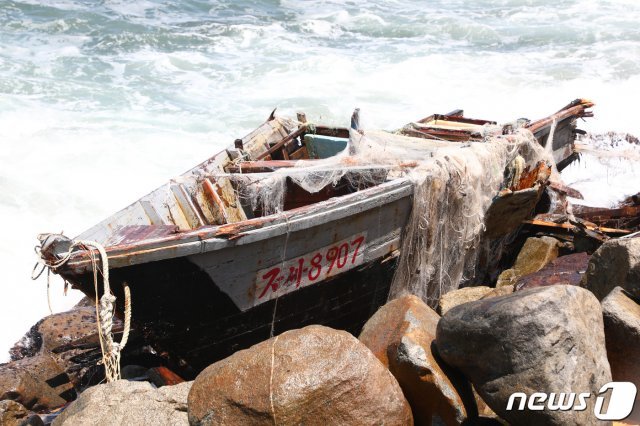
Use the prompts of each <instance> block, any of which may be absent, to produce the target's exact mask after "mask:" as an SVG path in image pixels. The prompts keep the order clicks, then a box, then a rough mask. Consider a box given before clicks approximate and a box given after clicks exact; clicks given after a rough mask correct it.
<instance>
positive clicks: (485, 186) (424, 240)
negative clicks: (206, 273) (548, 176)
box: [233, 126, 553, 306]
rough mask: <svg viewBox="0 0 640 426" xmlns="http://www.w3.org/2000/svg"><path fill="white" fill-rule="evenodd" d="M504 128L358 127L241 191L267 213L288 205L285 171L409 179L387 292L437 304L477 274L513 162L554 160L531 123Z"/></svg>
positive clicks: (329, 180) (307, 183)
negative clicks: (451, 131)
mask: <svg viewBox="0 0 640 426" xmlns="http://www.w3.org/2000/svg"><path fill="white" fill-rule="evenodd" d="M501 129H502V128H501V127H498V126H487V127H486V128H485V129H484V135H483V136H484V140H483V141H482V142H466V143H460V142H448V141H439V140H431V139H429V140H427V139H419V138H413V137H407V136H400V135H396V134H392V133H388V132H383V131H364V132H361V131H355V130H352V131H351V136H350V140H349V146H348V147H347V148H346V149H345V150H344V151H343V152H342V153H340V154H338V155H337V156H335V157H331V158H328V159H324V160H311V161H308V160H301V161H298V162H297V163H296V164H295V167H290V168H282V169H279V170H276V171H274V172H273V173H267V174H264V173H263V174H245V175H242V174H237V175H234V176H233V179H235V180H236V181H237V183H238V185H237V187H238V188H239V189H240V192H241V193H240V195H241V197H243V198H245V199H246V200H249V201H250V203H251V206H252V208H253V209H254V210H256V209H260V210H261V211H262V212H263V214H265V215H266V214H274V213H278V212H280V211H282V209H283V206H284V199H285V191H286V190H287V179H289V180H291V181H292V182H293V183H295V184H297V185H299V186H300V187H302V188H303V189H304V190H306V191H307V192H309V193H316V192H318V191H321V190H323V189H324V188H326V187H327V186H328V185H337V184H338V182H344V181H345V180H347V181H348V183H349V184H350V185H354V187H356V188H363V187H366V186H370V185H372V184H376V183H379V182H381V181H383V180H384V179H393V178H408V179H410V180H411V181H412V182H413V184H414V188H415V189H414V195H413V209H412V212H411V215H410V219H409V221H408V223H407V225H406V227H405V229H404V230H403V236H402V243H401V244H402V245H401V250H400V259H399V263H398V268H397V271H396V273H395V276H394V279H393V283H392V285H391V292H390V296H389V297H390V298H395V297H398V296H400V295H403V294H406V293H411V294H414V295H416V296H419V297H421V298H422V299H423V300H425V301H426V302H427V303H429V304H430V305H432V306H434V305H435V304H436V303H437V301H438V299H439V298H440V296H441V295H442V294H444V293H446V292H448V291H451V290H453V289H456V288H458V287H459V286H460V284H461V283H464V282H466V281H467V280H469V279H471V278H472V277H473V275H474V272H475V270H476V266H477V262H478V255H479V253H480V250H481V249H482V247H488V245H487V244H485V245H481V238H482V234H483V230H484V215H485V212H486V211H487V209H488V207H489V205H490V204H491V201H492V199H493V198H494V197H495V196H496V194H497V193H498V191H499V190H500V189H501V187H503V183H504V181H505V178H506V176H505V169H507V168H508V167H507V166H508V165H510V164H512V163H513V164H514V165H516V166H517V167H515V168H516V169H521V168H522V160H524V162H525V164H526V165H530V166H533V165H535V164H536V163H537V162H538V161H541V160H544V161H547V162H549V163H552V162H553V160H552V159H551V156H550V155H549V153H547V152H545V150H544V149H543V148H542V147H541V146H540V145H539V144H538V143H537V141H536V140H535V138H534V137H533V135H532V134H531V133H530V132H529V131H527V130H525V129H518V130H516V131H515V133H513V134H510V135H502V134H501ZM350 152H351V154H350Z"/></svg>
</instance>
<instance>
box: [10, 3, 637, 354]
mask: <svg viewBox="0 0 640 426" xmlns="http://www.w3.org/2000/svg"><path fill="white" fill-rule="evenodd" d="M556 3H557V2H551V1H547V0H545V1H539V2H531V1H528V0H500V1H498V0H474V1H462V0H461V1H453V2H452V1H446V2H445V1H436V2H429V3H427V4H424V3H421V2H410V1H405V0H392V1H382V0H374V1H366V2H365V1H360V0H358V1H353V2H349V3H346V4H345V3H344V2H339V1H337V0H336V1H325V0H322V1H321V0H313V1H300V0H284V1H281V2H278V4H275V3H274V2H250V1H245V0H240V1H231V0H222V1H218V2H215V4H213V5H212V4H208V3H206V2H198V1H169V2H160V1H156V0H145V1H143V2H136V3H135V4H133V3H131V2H124V1H120V0H110V1H106V2H102V3H100V4H94V3H88V2H84V1H80V0H77V1H76V0H56V1H54V2H47V4H46V5H45V4H42V2H36V1H31V0H29V1H24V0H20V1H15V0H14V1H11V2H8V3H6V4H4V5H3V6H0V146H1V147H2V149H1V150H0V164H2V167H1V168H0V189H1V190H2V194H3V197H2V200H0V213H1V214H2V216H1V217H2V218H4V219H5V224H6V225H5V228H4V229H3V238H2V239H0V254H1V256H0V262H1V270H2V280H1V283H0V350H1V349H2V348H6V347H8V346H9V345H10V344H12V343H13V342H15V341H16V340H18V338H19V337H20V336H21V335H22V334H23V333H24V332H26V331H27V330H28V328H29V327H30V326H31V325H32V324H33V323H35V322H36V321H37V320H38V319H39V318H40V317H42V316H43V315H45V314H46V313H47V308H46V295H45V285H44V281H39V282H36V283H33V282H31V281H30V279H29V274H30V272H31V267H32V263H33V261H34V258H33V251H32V246H33V245H34V243H35V235H36V234H37V233H38V232H45V231H60V230H64V231H65V233H67V234H69V235H71V236H73V235H75V234H77V233H79V232H80V231H82V230H83V229H85V228H87V227H88V226H90V225H92V224H94V223H96V222H97V221H99V220H100V219H102V218H103V217H105V216H107V215H108V214H110V213H111V212H113V211H115V210H117V209H119V208H121V207H123V206H124V205H126V204H127V203H129V202H132V201H133V200H135V199H137V198H138V197H139V196H141V195H143V194H145V193H146V192H147V191H148V190H150V189H152V188H154V187H155V186H157V185H159V184H160V183H162V182H164V181H166V179H168V178H170V177H172V176H174V175H176V174H178V173H180V172H182V171H184V170H185V169H187V168H189V167H190V166H191V165H193V164H195V163H196V162H198V161H201V160H202V159H204V158H205V157H207V156H209V155H211V154H213V153H215V152H216V151H218V150H219V149H221V148H222V147H223V146H225V145H226V144H228V143H229V142H230V141H232V140H233V139H234V138H235V137H237V136H241V135H242V134H244V133H245V132H247V131H249V130H250V129H252V128H254V127H256V126H257V125H258V124H259V123H260V122H261V121H263V120H264V119H265V118H266V117H267V115H268V114H269V112H270V111H271V109H272V108H273V107H276V106H278V107H279V110H280V111H281V112H282V113H294V112H295V111H297V110H304V111H306V112H307V115H308V116H309V117H310V118H312V119H316V120H322V121H326V122H330V123H333V124H342V125H345V124H347V123H348V118H349V116H350V114H351V111H352V110H353V108H354V107H360V108H361V109H362V114H363V120H364V124H365V125H366V126H369V127H382V128H394V127H398V126H401V125H402V124H404V123H406V122H408V121H410V120H415V119H417V118H421V117H423V116H426V115H428V114H430V113H433V112H447V111H449V110H452V109H454V108H458V107H463V108H465V112H466V113H467V115H469V116H475V117H478V118H490V119H495V120H498V121H510V120H513V119H515V118H518V117H520V116H522V115H526V116H527V117H528V118H532V119H535V118H538V117H540V116H544V115H547V114H549V113H551V112H553V111H555V110H557V109H559V108H560V107H562V106H563V105H565V104H566V103H567V102H569V101H570V100H572V99H574V98H576V97H586V98H591V99H592V100H594V101H595V102H596V104H597V106H596V108H595V113H596V118H595V119H593V120H590V122H588V123H584V125H582V126H581V127H583V128H585V129H587V130H590V131H593V132H605V131H609V130H614V131H618V132H630V133H633V134H636V135H640V122H638V120H636V119H635V117H634V115H635V114H634V110H635V99H634V98H633V97H634V95H635V93H636V92H637V90H638V88H639V87H640V30H638V27H637V16H639V15H640V4H639V3H637V2H635V1H632V0H629V1H624V2H620V1H597V0H582V1H578V0H569V1H567V2H564V3H563V5H562V7H558V6H557V4H556ZM586 167H590V168H591V167H595V168H598V167H599V169H598V170H604V169H603V168H602V167H600V166H599V165H598V164H596V163H595V162H594V161H592V160H589V159H588V158H586V157H585V159H584V160H583V162H581V163H579V164H578V165H576V166H574V168H572V169H570V170H569V171H568V172H567V176H568V177H571V180H572V182H573V183H575V184H576V185H577V186H580V185H581V184H580V183H579V182H578V181H579V180H580V179H582V177H583V176H584V174H580V173H581V170H583V169H584V168H586ZM580 168H582V169H580ZM605 169H606V170H607V173H608V174H605V175H606V176H607V177H608V179H609V180H607V190H606V191H603V189H604V188H601V187H597V188H598V191H597V192H598V193H599V192H603V193H604V192H606V193H607V194H614V193H615V194H617V195H616V196H615V197H609V198H607V199H606V200H602V199H598V200H594V201H593V202H597V203H601V204H602V203H604V204H610V203H611V202H614V201H616V200H614V199H613V198H616V197H617V198H619V197H620V196H621V194H622V193H627V192H629V191H632V190H633V187H634V182H637V181H638V179H637V176H630V175H629V176H626V177H625V178H620V179H618V178H616V179H612V178H611V177H612V175H613V173H614V172H613V171H612V170H614V169H615V170H618V169H619V167H618V164H615V163H610V164H609V165H607V166H606V167H605ZM597 175H598V176H601V175H602V173H600V172H598V173H597ZM605 175H602V176H605ZM616 185H619V186H620V187H621V189H620V190H619V191H618V192H615V191H613V190H612V189H611V188H612V187H614V186H616ZM638 190H640V188H639V189H638ZM585 192H587V191H585ZM589 192H590V193H594V191H589ZM636 192H637V191H636ZM52 293H53V294H52V295H53V307H54V309H56V310H62V309H65V308H66V307H68V306H70V305H71V304H72V303H74V302H75V300H77V298H78V297H77V296H69V297H67V298H64V297H62V296H61V284H60V282H59V281H57V282H56V284H55V286H54V288H53V289H52ZM134 315H135V314H134ZM2 357H3V354H2V352H1V351H0V360H1V359H2Z"/></svg>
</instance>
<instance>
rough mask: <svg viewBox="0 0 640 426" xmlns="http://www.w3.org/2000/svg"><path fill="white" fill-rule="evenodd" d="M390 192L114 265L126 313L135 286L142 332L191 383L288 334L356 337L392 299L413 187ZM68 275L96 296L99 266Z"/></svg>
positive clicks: (113, 278) (114, 281)
mask: <svg viewBox="0 0 640 426" xmlns="http://www.w3.org/2000/svg"><path fill="white" fill-rule="evenodd" d="M387 189H388V190H385V188H384V187H383V188H382V190H381V189H377V188H376V189H374V191H372V193H371V194H369V196H366V194H365V195H364V196H363V195H357V196H356V197H352V198H353V200H352V202H349V200H346V201H343V202H341V203H334V202H333V203H329V204H327V205H326V206H325V207H326V209H319V210H317V211H313V212H309V214H306V215H303V216H302V217H298V218H297V219H296V218H294V217H293V216H292V217H290V218H288V219H287V220H286V221H284V222H282V221H280V222H279V224H276V225H273V226H263V227H260V228H257V229H255V230H254V231H253V233H252V232H245V233H244V234H242V235H243V236H242V237H239V236H237V235H236V236H235V237H230V238H231V239H229V240H228V241H227V243H228V244H226V245H223V244H222V243H220V241H216V242H215V243H211V242H210V243H209V244H205V243H203V244H202V251H203V252H200V253H193V254H190V255H186V256H176V257H173V258H165V259H162V260H156V261H149V262H142V263H140V264H135V265H130V266H119V267H116V268H113V269H111V270H110V283H111V288H112V290H113V291H114V293H115V295H116V298H117V310H118V312H122V310H123V306H122V302H123V300H124V295H123V283H127V285H128V286H129V288H130V290H131V299H132V305H133V315H132V317H133V323H134V326H135V328H136V329H137V331H138V332H141V333H142V335H143V336H144V340H145V341H146V343H147V344H150V345H151V346H152V347H153V348H154V350H155V351H156V352H157V353H160V354H163V356H164V357H165V358H166V361H167V363H168V364H170V365H171V366H172V367H173V368H175V369H176V370H177V371H179V372H180V373H181V374H182V375H184V376H185V378H189V377H193V376H194V375H196V374H197V373H198V372H199V371H201V370H202V369H203V368H205V367H206V366H208V365H209V364H211V363H212V362H215V361H217V360H219V359H221V358H224V357H225V356H228V355H230V354H231V353H233V352H235V351H237V350H239V349H243V348H246V347H249V346H251V345H253V344H255V343H258V342H260V341H262V340H265V339H268V338H269V337H270V336H271V335H274V334H278V333H281V332H283V331H286V330H289V329H293V328H300V327H303V326H305V325H309V324H325V325H328V326H331V327H334V328H339V329H345V330H347V331H350V332H352V333H354V334H356V333H358V332H359V330H360V328H361V327H362V325H363V324H364V322H365V321H366V320H367V319H368V318H369V317H370V316H371V315H372V314H373V313H374V312H375V310H376V309H377V308H378V307H379V306H380V305H382V304H383V303H384V302H385V301H386V299H387V296H388V293H389V287H390V283H391V280H392V277H393V272H394V269H395V266H396V262H397V255H398V252H399V247H400V241H401V237H402V235H401V231H402V229H403V228H404V227H405V224H406V222H407V220H408V218H409V214H410V211H411V194H412V189H411V186H410V185H409V184H406V185H403V184H400V185H399V184H397V183H393V184H392V185H391V186H390V187H388V188H387ZM186 244H192V243H186ZM207 247H209V248H211V250H208V251H207V250H206V248H207ZM152 252H153V251H152ZM142 253H148V250H142ZM139 255H140V254H139ZM154 255H157V254H155V253H154ZM131 256H132V257H131V258H132V259H137V260H138V261H140V259H139V258H136V257H135V256H136V255H135V254H134V253H133V252H132V253H131ZM120 264H124V262H123V261H122V259H120ZM78 269H79V270H83V268H78ZM63 275H64V276H65V278H66V279H68V280H69V281H70V282H71V283H72V284H73V285H74V287H77V288H79V289H80V290H82V291H83V292H84V293H85V294H88V295H90V296H92V297H95V295H94V282H93V274H92V272H91V271H90V270H86V271H85V272H83V273H80V274H72V273H66V274H63Z"/></svg>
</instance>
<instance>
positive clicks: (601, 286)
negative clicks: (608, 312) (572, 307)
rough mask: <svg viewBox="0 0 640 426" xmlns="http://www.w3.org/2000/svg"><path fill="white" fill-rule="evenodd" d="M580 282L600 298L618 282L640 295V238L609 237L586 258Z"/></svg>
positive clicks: (636, 295)
mask: <svg viewBox="0 0 640 426" xmlns="http://www.w3.org/2000/svg"><path fill="white" fill-rule="evenodd" d="M583 285H584V287H586V288H587V289H589V290H591V291H592V292H593V294H595V295H596V297H597V298H598V299H599V300H602V299H604V298H605V297H606V296H607V295H608V294H609V293H610V292H611V290H613V288H614V287H616V286H620V287H622V288H623V289H625V290H627V291H628V292H629V293H630V294H632V295H633V296H634V297H640V238H623V239H616V240H609V241H607V242H606V243H604V244H602V245H601V246H600V248H599V249H598V250H596V252H595V253H593V256H591V260H590V261H589V266H588V267H587V273H586V274H585V276H584V279H583Z"/></svg>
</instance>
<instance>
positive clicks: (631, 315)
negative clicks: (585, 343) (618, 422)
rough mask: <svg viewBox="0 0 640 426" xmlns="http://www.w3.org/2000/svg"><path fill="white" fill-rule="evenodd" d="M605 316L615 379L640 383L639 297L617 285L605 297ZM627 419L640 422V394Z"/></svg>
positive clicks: (632, 422)
mask: <svg viewBox="0 0 640 426" xmlns="http://www.w3.org/2000/svg"><path fill="white" fill-rule="evenodd" d="M602 315H603V317H604V333H605V338H606V342H607V356H608V358H609V364H610V365H611V376H612V377H613V380H615V381H617V382H631V383H636V384H639V383H640V363H638V354H640V300H638V298H634V297H633V296H631V294H629V293H628V292H627V291H625V290H623V289H622V288H621V287H616V288H614V289H613V290H612V291H611V293H609V295H608V296H607V297H605V298H604V299H603V300H602ZM625 421H626V422H629V423H630V424H640V395H638V394H636V402H635V408H634V411H633V412H632V413H631V416H630V417H629V418H627V419H625Z"/></svg>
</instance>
